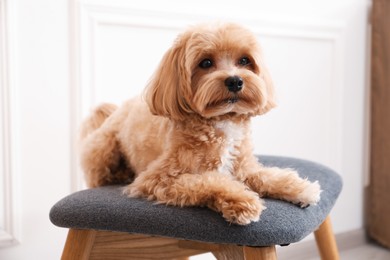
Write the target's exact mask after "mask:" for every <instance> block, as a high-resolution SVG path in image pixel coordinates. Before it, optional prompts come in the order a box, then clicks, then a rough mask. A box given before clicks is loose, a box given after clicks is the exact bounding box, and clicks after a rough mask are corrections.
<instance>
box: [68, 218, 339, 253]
mask: <svg viewBox="0 0 390 260" xmlns="http://www.w3.org/2000/svg"><path fill="white" fill-rule="evenodd" d="M314 235H315V239H316V243H317V247H318V250H319V253H320V256H321V259H322V260H338V259H339V254H338V249H337V245H336V241H335V237H334V235H333V231H332V225H331V221H330V218H329V216H328V217H327V218H326V219H325V221H324V222H323V223H322V224H321V226H320V227H319V228H318V230H316V231H314ZM207 252H212V253H213V254H214V256H215V257H216V258H217V259H218V260H228V259H235V260H241V259H245V260H249V259H251V260H252V259H253V260H254V259H256V260H276V259H277V256H276V250H275V246H274V245H270V246H267V247H249V246H236V245H225V244H212V243H203V242H195V241H187V240H178V239H174V238H165V237H156V236H147V235H135V234H128V233H122V232H111V231H96V230H80V229H70V230H69V233H68V237H67V240H66V243H65V247H64V251H63V254H62V258H61V259H62V260H70V259H72V260H73V259H78V260H87V259H94V260H99V259H100V260H103V259H115V260H120V259H177V260H184V259H188V257H189V256H193V255H197V254H203V253H207Z"/></svg>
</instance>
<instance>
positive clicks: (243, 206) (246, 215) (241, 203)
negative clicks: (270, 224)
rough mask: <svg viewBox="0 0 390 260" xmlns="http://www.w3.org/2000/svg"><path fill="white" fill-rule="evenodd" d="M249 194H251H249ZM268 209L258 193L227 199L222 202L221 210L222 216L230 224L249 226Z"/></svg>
mask: <svg viewBox="0 0 390 260" xmlns="http://www.w3.org/2000/svg"><path fill="white" fill-rule="evenodd" d="M248 193H249V192H248ZM265 208H266V207H265V206H264V205H263V201H262V200H261V199H260V198H259V197H258V195H257V194H256V193H252V192H251V193H250V196H248V195H247V196H245V195H244V194H242V195H241V196H239V197H238V196H237V197H235V198H225V200H224V201H222V202H221V206H220V210H221V212H222V216H223V217H224V218H225V219H226V220H227V221H228V222H230V223H235V224H238V225H248V224H249V223H251V222H256V221H258V220H259V219H260V214H261V212H262V211H263V210H264V209H265Z"/></svg>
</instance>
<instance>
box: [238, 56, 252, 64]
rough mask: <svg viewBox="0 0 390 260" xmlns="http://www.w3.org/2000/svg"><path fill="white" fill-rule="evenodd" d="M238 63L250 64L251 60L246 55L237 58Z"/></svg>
mask: <svg viewBox="0 0 390 260" xmlns="http://www.w3.org/2000/svg"><path fill="white" fill-rule="evenodd" d="M238 64H240V65H241V66H246V65H249V64H251V61H250V59H249V58H248V57H242V58H240V59H239V60H238Z"/></svg>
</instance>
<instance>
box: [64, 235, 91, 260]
mask: <svg viewBox="0 0 390 260" xmlns="http://www.w3.org/2000/svg"><path fill="white" fill-rule="evenodd" d="M96 233H97V232H96V231H95V230H80V229H69V232H68V237H67V238H66V242H65V247H64V251H63V252H62V257H61V259H62V260H73V259H79V260H87V259H89V255H90V253H91V250H92V246H93V243H94V241H95V237H96Z"/></svg>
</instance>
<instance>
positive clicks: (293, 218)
mask: <svg viewBox="0 0 390 260" xmlns="http://www.w3.org/2000/svg"><path fill="white" fill-rule="evenodd" d="M259 158H260V159H259V160H260V161H261V162H262V163H263V164H264V165H266V166H278V167H282V168H286V167H289V168H294V169H296V170H298V172H299V174H300V176H302V177H307V178H308V179H309V180H311V181H315V180H318V181H319V182H320V184H321V189H322V190H323V192H322V193H321V200H320V202H319V203H318V204H317V205H316V206H310V207H308V208H305V209H302V208H300V207H298V206H296V205H293V204H291V203H288V202H284V201H280V200H274V199H267V198H266V199H265V201H266V207H267V209H266V210H265V211H263V213H262V215H261V218H260V221H258V222H254V223H251V224H249V225H247V226H238V225H234V224H229V223H228V222H226V221H225V220H224V219H223V218H222V216H221V215H220V214H219V213H217V212H214V211H212V210H209V209H208V208H201V207H187V208H179V207H172V206H165V205H159V204H155V203H153V202H150V201H146V200H144V199H134V198H127V197H126V196H124V195H122V192H121V187H120V186H107V187H101V188H95V189H88V190H83V191H79V192H76V193H74V194H71V195H69V196H68V197H65V198H64V199H62V200H61V201H59V202H58V203H57V204H55V205H54V206H53V207H52V209H51V211H50V220H51V221H52V222H53V224H55V225H57V226H60V227H66V228H78V229H96V230H111V231H120V232H129V233H137V234H148V235H158V236H165V237H174V238H178V239H188V240H196V241H203V242H213V243H228V244H239V245H247V246H268V245H277V244H279V245H283V244H289V243H294V242H297V241H299V240H301V239H303V238H304V237H305V236H307V235H308V234H310V233H311V232H313V231H314V230H315V229H316V228H317V227H318V226H319V225H320V224H321V223H322V222H323V221H324V220H325V218H326V217H327V215H328V214H329V212H330V210H331V209H332V207H333V205H334V203H335V201H336V199H337V197H338V195H339V193H340V191H341V187H342V181H341V178H340V176H339V175H338V174H337V173H335V172H334V171H332V170H331V169H329V168H327V167H324V166H322V165H320V164H317V163H313V162H310V161H306V160H300V159H293V158H287V157H276V156H261V157H259Z"/></svg>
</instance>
